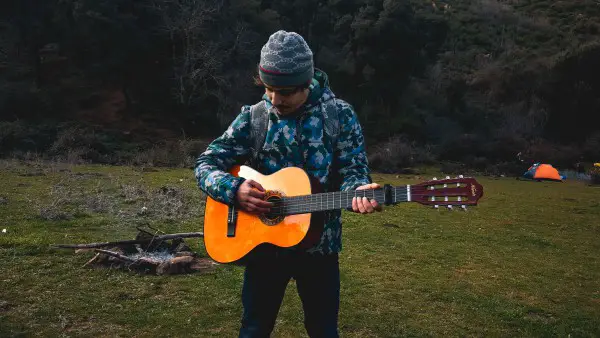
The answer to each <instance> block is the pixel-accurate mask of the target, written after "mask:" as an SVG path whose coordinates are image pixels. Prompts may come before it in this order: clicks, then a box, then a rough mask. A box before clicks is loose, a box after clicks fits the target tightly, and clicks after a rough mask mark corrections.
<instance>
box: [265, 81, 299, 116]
mask: <svg viewBox="0 0 600 338" xmlns="http://www.w3.org/2000/svg"><path fill="white" fill-rule="evenodd" d="M308 92H309V90H308V88H299V87H271V86H267V85H265V93H266V94H267V97H268V98H269V100H270V101H271V103H272V104H273V105H274V106H275V108H277V110H278V112H279V114H280V115H283V116H286V115H291V114H293V113H295V112H296V110H298V108H300V107H301V106H302V105H303V104H304V102H306V99H307V98H308Z"/></svg>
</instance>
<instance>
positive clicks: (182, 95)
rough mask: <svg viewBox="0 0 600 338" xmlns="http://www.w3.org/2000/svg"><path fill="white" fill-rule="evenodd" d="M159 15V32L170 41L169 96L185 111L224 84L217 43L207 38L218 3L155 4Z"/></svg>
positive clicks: (168, 0)
mask: <svg viewBox="0 0 600 338" xmlns="http://www.w3.org/2000/svg"><path fill="white" fill-rule="evenodd" d="M154 6H155V8H156V9H157V10H158V11H159V12H160V13H161V15H162V23H163V26H162V27H161V28H162V31H164V33H165V34H168V36H169V39H170V41H171V53H172V59H173V79H174V83H175V85H174V86H173V95H174V96H175V98H176V99H177V102H178V103H179V104H181V105H182V106H184V107H186V108H189V107H191V106H192V105H193V104H194V103H195V102H196V101H197V100H198V99H200V98H202V97H203V96H206V95H207V94H210V93H209V92H211V91H214V90H217V89H216V88H211V87H213V86H215V85H216V86H221V85H225V84H226V80H225V78H224V77H223V76H220V72H219V70H220V67H221V65H222V57H221V53H220V52H221V50H220V49H221V46H220V44H219V42H217V41H215V40H213V39H209V38H208V36H207V35H208V24H209V23H211V22H212V21H213V20H214V19H215V18H216V16H217V15H218V14H219V12H220V10H221V9H222V7H223V1H222V0H157V1H156V2H155V4H154Z"/></svg>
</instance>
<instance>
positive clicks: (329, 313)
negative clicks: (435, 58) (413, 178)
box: [195, 30, 382, 337]
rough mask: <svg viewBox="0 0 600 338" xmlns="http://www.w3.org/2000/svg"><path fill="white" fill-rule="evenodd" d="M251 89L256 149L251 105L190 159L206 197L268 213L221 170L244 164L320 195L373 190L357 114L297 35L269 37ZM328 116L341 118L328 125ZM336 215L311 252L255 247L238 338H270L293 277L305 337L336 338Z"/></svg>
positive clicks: (252, 185) (363, 206) (362, 204)
mask: <svg viewBox="0 0 600 338" xmlns="http://www.w3.org/2000/svg"><path fill="white" fill-rule="evenodd" d="M256 82H257V84H259V85H261V86H263V87H264V90H265V95H264V96H263V100H264V101H265V103H266V106H265V109H264V112H263V113H264V114H266V115H268V116H266V117H265V118H268V123H265V129H266V131H265V132H266V135H264V144H262V146H260V147H259V148H260V149H252V145H253V143H254V142H255V140H254V139H252V136H251V135H252V130H251V128H252V126H251V121H253V120H252V119H251V115H252V112H251V110H252V108H251V107H250V106H244V107H243V108H242V111H241V113H240V114H239V115H238V116H237V118H236V119H235V120H234V121H233V122H232V124H231V125H230V126H229V128H228V129H227V131H226V132H225V133H224V134H223V135H222V136H220V137H219V138H217V139H216V140H214V141H213V142H212V143H211V144H210V145H209V146H208V148H207V150H206V151H205V152H204V153H203V154H201V155H200V157H199V158H198V161H197V163H196V168H195V174H196V178H197V179H198V184H199V186H200V188H201V189H202V190H203V191H204V192H206V193H207V194H208V195H210V196H211V197H212V198H214V199H216V200H219V201H221V202H224V203H227V204H234V203H235V204H237V205H238V206H239V207H240V208H242V209H244V210H245V211H248V212H252V213H258V214H259V213H266V212H268V211H269V208H270V207H271V203H269V202H266V201H264V200H263V198H264V197H265V190H264V189H263V187H262V186H261V185H260V184H259V183H258V182H255V181H252V180H245V179H243V178H240V177H234V176H232V175H230V174H228V173H227V171H228V170H229V169H230V168H231V167H232V166H233V165H235V164H242V163H243V162H244V161H246V160H248V159H252V160H253V161H254V162H253V163H254V164H253V165H254V169H256V170H258V171H260V172H262V173H263V174H265V175H269V174H272V173H274V172H276V171H278V170H280V169H282V168H285V167H290V166H295V167H301V168H303V169H304V170H306V172H307V173H308V174H309V175H310V176H312V177H313V178H315V179H317V180H318V181H319V182H320V183H321V184H322V185H323V188H324V190H325V191H340V190H342V191H344V190H353V189H373V188H379V187H380V186H379V185H378V184H376V183H371V178H370V175H369V168H368V163H367V156H366V154H365V145H364V138H363V134H362V130H361V126H360V124H359V122H358V119H357V116H356V114H355V112H354V111H353V109H352V107H351V106H350V105H349V104H348V103H346V102H344V101H342V100H340V99H337V98H335V96H334V94H333V92H332V91H331V90H330V89H329V85H328V79H327V75H326V74H325V73H324V72H322V71H320V70H318V69H316V70H315V68H314V66H313V54H312V51H311V50H310V48H309V47H308V45H307V44H306V42H305V41H304V39H303V38H302V37H301V36H300V35H298V34H297V33H293V32H286V31H282V30H281V31H278V32H276V33H274V34H273V35H271V36H270V38H269V41H268V42H267V43H266V44H265V45H264V46H263V48H262V50H261V57H260V64H259V69H258V77H257V78H256ZM332 109H335V114H333V113H332ZM328 112H329V113H328ZM328 116H337V119H338V120H339V121H331V120H329V121H328V120H327V118H328ZM332 122H333V124H332ZM255 125H256V124H255ZM327 125H329V126H331V125H333V126H337V127H338V129H337V130H339V133H337V134H334V135H331V134H332V132H331V129H332V128H327ZM333 129H335V128H333ZM261 141H262V139H261ZM352 210H353V211H354V212H360V213H363V214H366V213H372V212H374V211H381V210H382V208H381V206H380V204H378V203H377V202H376V201H375V200H368V199H367V198H358V199H357V198H354V199H353V200H352ZM340 216H341V212H340V211H339V210H337V211H333V212H328V213H327V215H326V217H325V220H324V223H325V224H324V228H323V232H322V235H321V239H320V241H319V243H318V244H316V245H315V246H314V247H312V248H309V249H300V248H297V247H296V248H286V249H283V248H277V247H274V246H267V247H262V248H257V249H255V251H254V252H253V253H252V254H253V256H252V257H251V258H250V259H249V260H248V261H247V263H246V268H245V272H244V284H243V287H242V304H243V307H244V312H243V316H242V326H241V329H240V337H268V336H269V335H270V333H271V331H272V330H273V327H274V325H275V319H276V317H277V313H278V311H279V307H280V305H281V302H282V300H283V296H284V293H285V289H286V286H287V284H288V282H289V281H290V279H291V278H294V279H295V280H296V285H297V287H298V294H299V296H300V298H301V300H302V306H303V310H304V318H305V319H304V325H305V327H306V330H307V332H308V334H309V336H311V337H338V327H337V326H338V325H337V323H338V310H339V294H340V275H339V263H338V253H339V251H340V250H341V248H342V246H341V221H340Z"/></svg>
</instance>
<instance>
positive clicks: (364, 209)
mask: <svg viewBox="0 0 600 338" xmlns="http://www.w3.org/2000/svg"><path fill="white" fill-rule="evenodd" d="M378 188H381V186H380V185H379V184H377V183H371V184H365V185H362V186H360V187H358V188H356V190H365V189H378ZM352 210H354V212H360V213H361V214H370V213H373V212H375V211H381V210H382V207H381V205H380V204H379V203H377V201H376V200H369V199H368V198H366V197H353V198H352Z"/></svg>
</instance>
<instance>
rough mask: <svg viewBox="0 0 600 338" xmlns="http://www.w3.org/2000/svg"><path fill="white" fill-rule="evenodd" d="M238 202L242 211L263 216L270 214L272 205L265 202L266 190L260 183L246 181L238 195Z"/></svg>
mask: <svg viewBox="0 0 600 338" xmlns="http://www.w3.org/2000/svg"><path fill="white" fill-rule="evenodd" d="M235 197H236V202H237V203H238V205H239V206H240V207H241V208H242V210H244V211H247V212H251V213H255V214H261V213H267V212H269V208H270V207H272V206H273V204H272V203H270V202H267V201H264V200H263V199H264V198H265V189H264V188H263V187H262V185H260V183H258V182H256V181H253V180H245V181H244V182H243V183H242V185H240V188H239V189H238V191H237V194H236V196H235Z"/></svg>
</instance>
